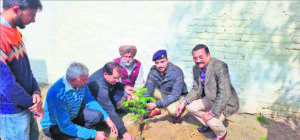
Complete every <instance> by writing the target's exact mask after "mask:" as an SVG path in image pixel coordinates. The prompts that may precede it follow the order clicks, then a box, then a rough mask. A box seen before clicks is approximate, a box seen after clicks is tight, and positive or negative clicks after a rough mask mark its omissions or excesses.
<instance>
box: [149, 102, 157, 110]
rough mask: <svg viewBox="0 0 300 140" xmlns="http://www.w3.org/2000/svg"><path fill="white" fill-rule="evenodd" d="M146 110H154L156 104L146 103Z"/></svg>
mask: <svg viewBox="0 0 300 140" xmlns="http://www.w3.org/2000/svg"><path fill="white" fill-rule="evenodd" d="M147 108H148V109H150V110H153V109H155V108H156V103H148V104H147Z"/></svg>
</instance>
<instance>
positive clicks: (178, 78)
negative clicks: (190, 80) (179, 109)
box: [143, 50, 187, 123]
mask: <svg viewBox="0 0 300 140" xmlns="http://www.w3.org/2000/svg"><path fill="white" fill-rule="evenodd" d="M152 61H154V62H155V65H154V66H152V68H151V69H150V72H149V74H148V77H147V81H146V85H145V86H144V87H145V88H147V89H148V90H147V92H145V93H144V94H143V96H145V97H149V96H153V94H154V97H155V98H157V99H159V100H158V101H156V102H153V103H148V104H147V108H148V109H150V110H152V111H151V112H150V114H149V116H148V117H152V116H154V115H156V114H159V113H160V109H156V108H164V107H167V110H168V112H169V113H170V114H171V115H172V116H173V122H174V123H177V122H179V121H180V116H178V117H177V116H176V106H177V105H178V104H179V102H178V100H179V98H180V96H181V95H185V94H187V87H186V84H185V82H184V76H183V72H182V70H181V69H180V68H179V67H178V66H176V65H174V64H173V63H171V62H169V61H168V57H167V51H166V50H159V51H157V52H156V53H154V55H153V59H152ZM155 88H157V89H158V90H156V91H155V92H154V90H155Z"/></svg>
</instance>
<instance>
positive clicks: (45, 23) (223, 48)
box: [22, 1, 300, 116]
mask: <svg viewBox="0 0 300 140" xmlns="http://www.w3.org/2000/svg"><path fill="white" fill-rule="evenodd" d="M43 6H44V9H43V11H42V12H39V13H38V14H37V19H36V23H34V24H31V25H29V26H27V27H26V29H24V30H22V33H23V35H24V38H25V45H26V47H27V51H28V54H29V57H30V61H31V64H32V68H33V72H34V74H35V76H36V77H37V79H38V81H39V82H46V83H53V82H55V81H56V80H57V79H58V78H59V77H61V76H62V75H64V73H65V71H66V68H67V67H68V65H69V64H70V63H71V62H72V61H79V62H82V63H84V64H86V65H87V66H88V68H89V69H90V72H91V73H93V72H94V71H96V70H97V69H99V68H100V67H102V66H103V65H104V64H105V63H106V62H107V61H110V60H112V59H114V58H116V57H118V56H119V52H118V47H119V46H120V45H122V44H133V45H136V46H137V48H138V53H137V56H136V58H137V59H139V60H141V61H142V63H143V65H144V73H145V75H144V78H146V76H147V74H148V71H149V68H150V67H151V65H153V62H152V61H151V58H152V55H153V53H154V52H155V51H157V50H158V49H167V50H168V55H169V60H170V61H172V62H173V63H175V64H177V65H178V66H180V67H181V68H182V69H183V70H184V73H185V79H186V83H187V85H188V87H189V89H190V88H191V85H192V66H193V61H192V56H191V50H192V48H193V47H194V45H196V44H199V43H204V44H207V45H208V46H209V48H210V50H211V54H212V56H214V57H217V58H219V59H221V60H223V61H225V62H226V63H227V64H228V66H229V70H230V75H231V81H232V83H233V86H234V87H235V89H236V90H237V92H238V95H239V98H240V102H241V110H240V111H241V112H250V113H254V112H263V113H271V114H279V115H298V116H299V112H300V110H299V108H300V96H299V95H300V93H299V90H300V14H299V9H300V2H299V1H287V2H286V1H254V2H253V1H225V2H220V1H204V2H197V1H162V2H160V1H154V2H151V1H125V2H121V1H112V2H109V1H43Z"/></svg>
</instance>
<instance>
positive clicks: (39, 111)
mask: <svg viewBox="0 0 300 140" xmlns="http://www.w3.org/2000/svg"><path fill="white" fill-rule="evenodd" d="M32 102H33V103H34V105H33V106H31V107H29V108H28V109H29V110H30V111H31V112H33V113H34V117H35V118H36V119H38V120H41V119H42V118H43V115H44V113H45V110H44V109H43V102H42V100H41V96H40V92H39V91H34V93H33V95H32Z"/></svg>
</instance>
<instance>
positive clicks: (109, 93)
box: [88, 62, 133, 140]
mask: <svg viewBox="0 0 300 140" xmlns="http://www.w3.org/2000/svg"><path fill="white" fill-rule="evenodd" d="M121 69H122V68H121V66H120V65H119V64H118V63H117V62H108V63H106V64H105V65H104V67H103V68H101V69H99V70H98V71H96V72H95V73H93V74H92V75H91V76H90V77H89V83H88V86H89V89H90V90H91V92H92V94H93V96H94V97H95V98H96V99H97V101H98V102H99V104H100V105H101V106H102V107H103V108H104V110H105V111H106V112H107V113H108V115H109V117H110V118H111V119H112V121H113V122H114V123H115V124H116V126H117V129H118V131H119V133H121V134H122V136H123V139H124V140H133V136H132V135H131V134H129V133H128V132H127V130H126V128H125V126H124V124H123V121H122V119H121V118H120V117H119V115H118V114H117V112H116V109H117V102H119V101H118V100H115V98H114V97H115V95H116V93H118V92H124V91H125V92H126V93H128V97H130V96H132V90H133V88H132V87H130V86H125V85H124V84H122V83H120V78H121ZM127 99H129V98H127Z"/></svg>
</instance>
